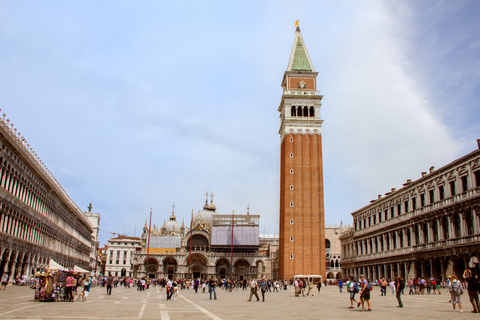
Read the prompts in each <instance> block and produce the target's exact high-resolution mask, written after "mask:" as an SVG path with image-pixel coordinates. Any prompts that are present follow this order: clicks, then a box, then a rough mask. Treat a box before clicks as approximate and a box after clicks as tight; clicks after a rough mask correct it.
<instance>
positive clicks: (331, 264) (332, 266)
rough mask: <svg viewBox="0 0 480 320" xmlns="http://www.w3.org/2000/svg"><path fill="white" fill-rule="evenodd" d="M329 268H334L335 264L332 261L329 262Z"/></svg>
mask: <svg viewBox="0 0 480 320" xmlns="http://www.w3.org/2000/svg"><path fill="white" fill-rule="evenodd" d="M330 268H335V262H333V260H330Z"/></svg>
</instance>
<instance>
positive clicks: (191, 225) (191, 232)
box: [188, 209, 193, 263]
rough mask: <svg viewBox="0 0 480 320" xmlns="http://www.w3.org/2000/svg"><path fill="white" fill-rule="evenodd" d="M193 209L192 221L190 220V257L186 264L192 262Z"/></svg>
mask: <svg viewBox="0 0 480 320" xmlns="http://www.w3.org/2000/svg"><path fill="white" fill-rule="evenodd" d="M192 229H193V209H192V220H190V255H189V256H188V263H190V262H191V261H192V234H193V230H192Z"/></svg>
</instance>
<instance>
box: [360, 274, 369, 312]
mask: <svg viewBox="0 0 480 320" xmlns="http://www.w3.org/2000/svg"><path fill="white" fill-rule="evenodd" d="M360 286H361V290H360V303H361V304H362V310H365V302H367V305H368V309H367V310H366V311H372V305H371V304H370V289H371V288H372V285H371V284H370V283H368V281H367V279H365V276H364V275H363V274H362V275H361V276H360Z"/></svg>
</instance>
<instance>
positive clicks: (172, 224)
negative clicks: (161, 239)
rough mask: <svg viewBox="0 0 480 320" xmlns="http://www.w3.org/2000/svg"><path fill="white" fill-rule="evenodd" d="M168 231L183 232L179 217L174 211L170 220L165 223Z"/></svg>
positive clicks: (164, 226) (165, 228)
mask: <svg viewBox="0 0 480 320" xmlns="http://www.w3.org/2000/svg"><path fill="white" fill-rule="evenodd" d="M162 229H164V230H165V231H166V232H167V233H181V228H180V224H178V222H177V218H176V217H175V215H174V214H173V213H172V215H171V216H170V220H168V221H167V222H165V223H164V224H163V228H162Z"/></svg>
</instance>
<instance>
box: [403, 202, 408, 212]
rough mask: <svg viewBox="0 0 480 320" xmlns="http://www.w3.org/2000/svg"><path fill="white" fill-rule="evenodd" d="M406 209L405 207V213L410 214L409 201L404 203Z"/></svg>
mask: <svg viewBox="0 0 480 320" xmlns="http://www.w3.org/2000/svg"><path fill="white" fill-rule="evenodd" d="M403 204H404V207H405V213H407V212H408V201H405V202H404V203H403Z"/></svg>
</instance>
